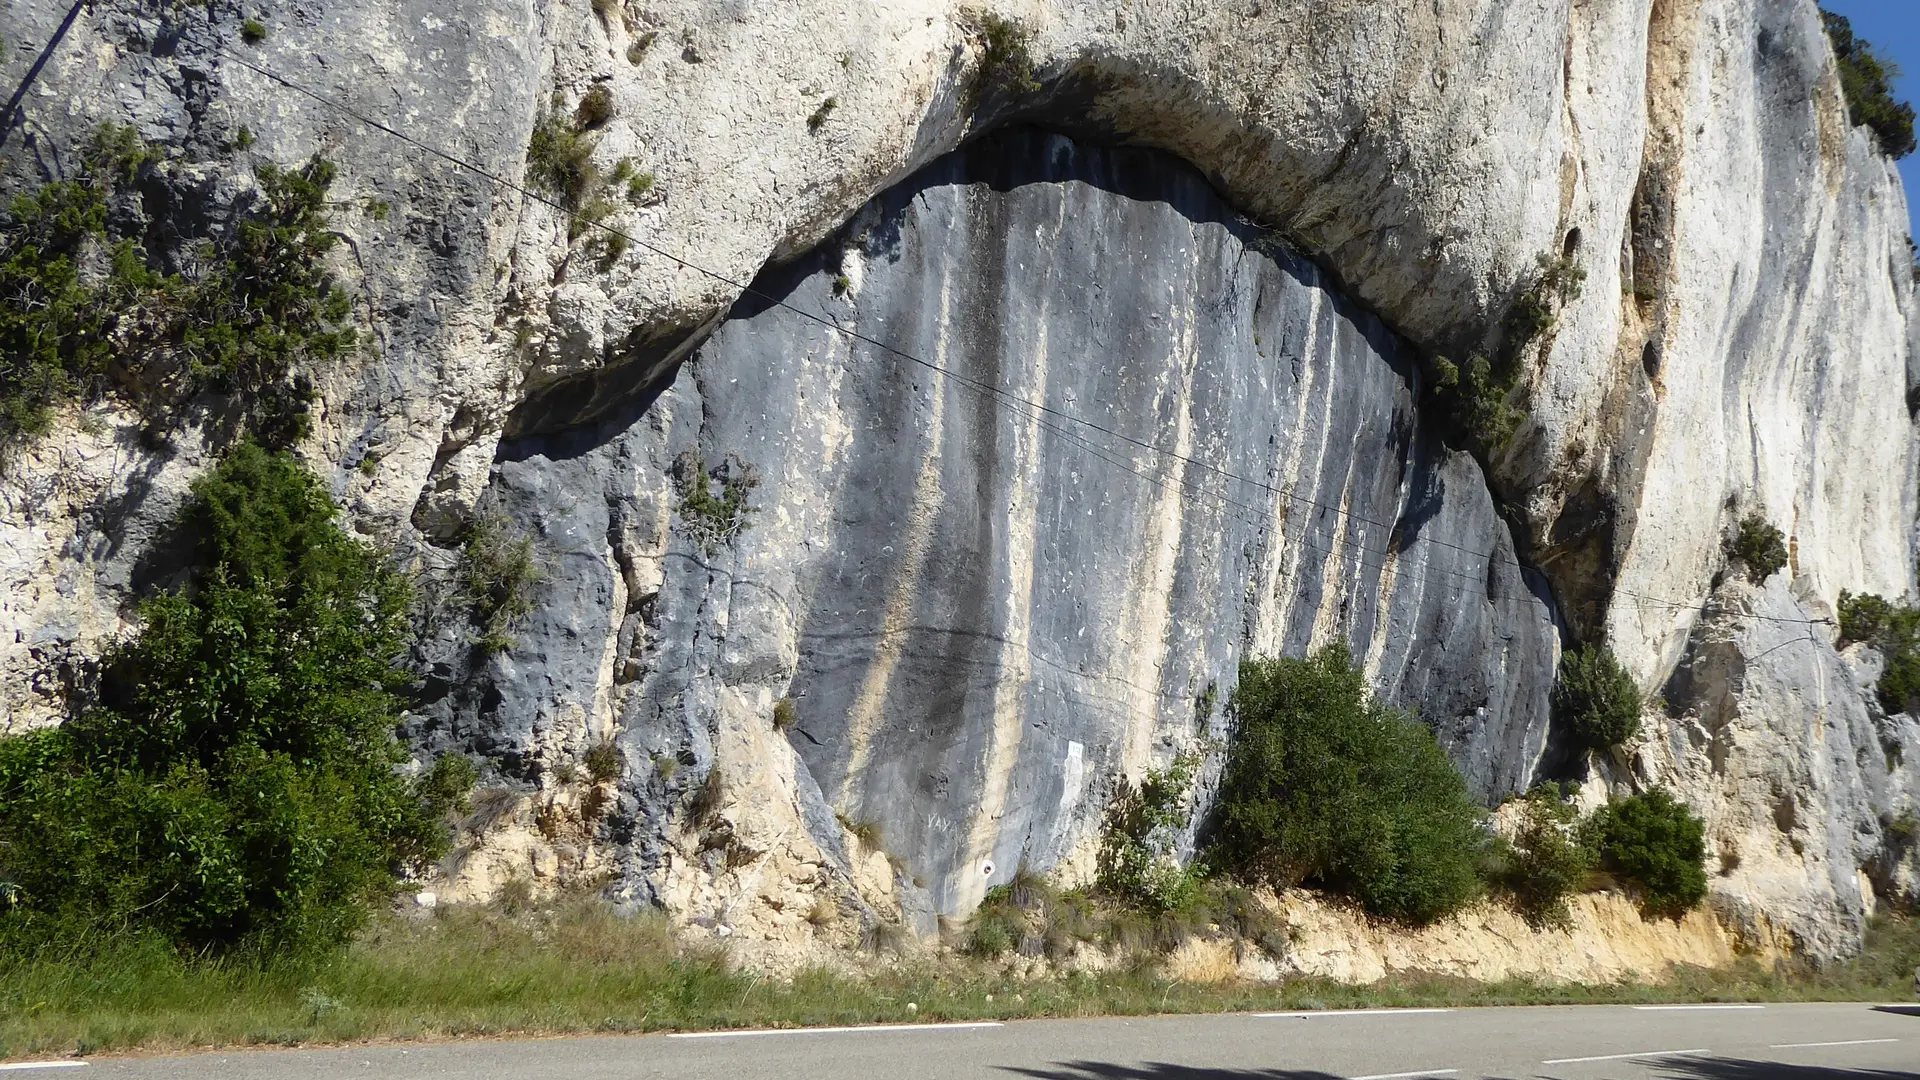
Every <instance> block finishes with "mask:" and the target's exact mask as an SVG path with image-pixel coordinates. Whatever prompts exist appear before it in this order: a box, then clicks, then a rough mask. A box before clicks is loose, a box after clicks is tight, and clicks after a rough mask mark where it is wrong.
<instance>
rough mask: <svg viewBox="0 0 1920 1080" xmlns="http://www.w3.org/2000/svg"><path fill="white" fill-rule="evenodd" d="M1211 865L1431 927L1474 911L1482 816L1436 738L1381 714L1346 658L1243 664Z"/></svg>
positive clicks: (1333, 651) (1324, 654) (1386, 711)
mask: <svg viewBox="0 0 1920 1080" xmlns="http://www.w3.org/2000/svg"><path fill="white" fill-rule="evenodd" d="M1233 708H1234V713H1235V715H1236V717H1237V722H1238V727H1237V730H1236V731H1235V733H1234V735H1233V739H1232V741H1231V743H1230V744H1229V746H1228V749H1227V762H1226V770H1225V774H1224V775H1223V777H1222V778H1221V786H1220V795H1219V802H1218V806H1217V810H1216V821H1215V824H1214V828H1213V833H1212V838H1211V843H1210V846H1209V850H1208V859H1209V860H1210V861H1211V862H1212V863H1213V865H1215V866H1218V867H1219V868H1221V869H1223V870H1227V871H1229V872H1232V873H1235V874H1237V875H1239V876H1241V877H1243V878H1246V879H1249V880H1265V881H1268V882H1271V883H1272V884H1274V885H1276V886H1288V885H1294V884H1297V883H1302V882H1305V883H1308V884H1314V885H1318V886H1320V887H1322V888H1325V889H1328V890H1330V891H1333V892H1338V893H1344V894H1346V895H1349V896H1352V897H1354V898H1355V899H1357V900H1359V901H1360V902H1361V903H1362V904H1363V905H1365V907H1366V908H1367V910H1369V911H1372V912H1374V913H1376V914H1379V915H1386V916H1390V917H1393V918H1398V919H1404V920H1408V921H1412V922H1426V921H1430V920H1432V919H1435V918H1438V917H1439V916H1441V915H1444V914H1446V913H1447V912H1449V911H1452V910H1454V909H1455V908H1458V907H1460V906H1461V905H1462V904H1465V903H1466V902H1468V901H1469V900H1471V899H1473V897H1474V896H1475V895H1477V894H1478V892H1479V882H1478V879H1477V876H1476V873H1475V868H1476V863H1477V861H1478V858H1479V855H1480V852H1481V851H1482V849H1483V848H1484V847H1485V845H1486V843H1487V837H1486V831H1485V828H1484V826H1483V821H1482V819H1483V815H1482V813H1481V810H1480V808H1479V807H1478V806H1476V805H1475V804H1474V802H1473V800H1472V799H1471V798H1469V797H1468V794H1467V788H1466V784H1465V782H1464V781H1463V780H1461V778H1460V774H1459V773H1458V772H1455V771H1454V768H1453V765H1452V763H1451V762H1449V761H1448V760H1447V756H1446V754H1445V753H1444V752H1442V751H1441V749H1440V744H1439V743H1438V742H1437V741H1436V740H1435V739H1434V737H1433V733H1432V732H1431V731H1428V730H1427V729H1426V728H1425V727H1424V726H1422V725H1420V724H1418V723H1416V722H1415V721H1413V720H1411V719H1409V718H1408V717H1407V716H1405V715H1404V714H1402V713H1399V712H1397V711H1395V710H1393V709H1390V708H1388V707H1386V706H1384V705H1382V704H1380V703H1379V701H1377V700H1376V699H1374V698H1373V697H1372V695H1370V694H1369V693H1368V691H1367V687H1366V681H1365V678H1364V677H1363V676H1362V675H1361V673H1360V672H1359V670H1357V669H1356V668H1355V667H1354V666H1353V661H1352V659H1351V658H1350V657H1349V655H1348V654H1347V651H1346V649H1345V648H1344V647H1341V646H1329V647H1328V648H1326V649H1323V650H1321V651H1320V652H1318V653H1315V654H1314V655H1313V656H1311V657H1309V658H1307V659H1304V660H1298V659H1292V658H1286V657H1279V658H1266V659H1259V660H1248V661H1245V662H1243V663H1242V664H1241V666H1240V684H1239V686H1238V688H1236V689H1235V691H1234V694H1233Z"/></svg>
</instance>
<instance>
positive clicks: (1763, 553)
mask: <svg viewBox="0 0 1920 1080" xmlns="http://www.w3.org/2000/svg"><path fill="white" fill-rule="evenodd" d="M1786 540H1787V538H1786V534H1784V533H1782V532H1781V531H1780V530H1779V529H1776V528H1774V527H1773V526H1772V525H1771V524H1769V523H1768V522H1767V519H1766V518H1763V517H1761V516H1760V515H1759V514H1748V515H1747V516H1746V517H1744V518H1741V519H1740V531H1739V532H1737V533H1735V534H1734V535H1733V537H1732V539H1730V540H1728V541H1727V556H1728V557H1729V558H1732V559H1737V560H1739V562H1740V564H1741V565H1742V566H1745V567H1746V569H1747V578H1748V580H1750V581H1752V582H1754V583H1755V584H1758V583H1760V582H1762V581H1765V580H1767V579H1768V578H1770V577H1772V576H1773V575H1774V574H1776V573H1778V572H1779V571H1780V569H1781V568H1782V567H1784V566H1786V565H1787V543H1786Z"/></svg>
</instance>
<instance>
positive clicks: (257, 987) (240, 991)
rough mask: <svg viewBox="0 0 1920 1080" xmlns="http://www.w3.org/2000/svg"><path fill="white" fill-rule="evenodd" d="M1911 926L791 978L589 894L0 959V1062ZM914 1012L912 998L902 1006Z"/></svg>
mask: <svg viewBox="0 0 1920 1080" xmlns="http://www.w3.org/2000/svg"><path fill="white" fill-rule="evenodd" d="M1916 964H1920V922H1916V921H1914V920H1909V919H1904V918H1900V917H1897V916H1892V917H1885V918H1883V919H1881V920H1880V921H1879V922H1877V923H1876V924H1875V926H1874V928H1873V931H1872V933H1871V935H1870V938H1869V943H1868V949H1867V952H1866V953H1865V954H1863V956H1862V957H1861V958H1859V959H1856V960H1854V961H1851V962H1849V963H1847V964H1843V965H1838V966H1836V967H1833V968H1830V969H1829V970H1827V971H1824V972H1772V971H1765V970H1762V969H1761V968H1760V967H1759V966H1757V965H1754V964H1751V963H1749V964H1746V965H1744V966H1742V967H1739V968H1735V969H1732V970H1727V971H1705V970H1699V969H1688V970H1680V971H1677V972H1676V973H1675V974H1674V975H1673V976H1672V977H1671V978H1670V979H1669V980H1667V981H1666V982H1663V983H1658V984H1651V985H1634V984H1619V985H1606V986H1587V985H1564V984H1563V985H1552V984H1545V983H1537V982H1528V981H1517V980H1516V981H1509V982H1502V983H1476V982H1470V981H1467V980H1463V979H1456V978H1449V977H1445V976H1434V975H1427V976H1421V975H1407V976H1400V977H1397V978H1394V979H1390V980H1388V981H1385V982H1382V983H1378V984H1375V985H1372V986H1363V987H1355V986H1342V985H1339V984H1335V983H1330V982H1326V981H1323V980H1318V979H1294V980H1290V981H1288V982H1286V983H1283V984H1248V983H1221V984H1215V985H1203V984H1193V983H1178V982H1171V981H1168V980H1166V979H1164V978H1161V977H1160V976H1159V975H1158V974H1157V972H1156V965H1154V964H1153V963H1151V962H1150V961H1143V962H1142V963H1141V964H1139V965H1136V966H1135V967H1133V968H1132V969H1129V970H1124V971H1111V972H1107V973H1103V974H1099V975H1062V976H1054V977H1047V978H1033V979H1020V978H1014V977H1012V976H1010V975H1009V974H1008V973H1007V971H1006V969H1005V967H1004V966H1003V965H1000V964H995V963H988V962H981V961H975V960H968V959H964V958H960V957H943V958H941V959H939V960H937V961H936V960H934V959H931V958H926V959H912V958H908V959H902V960H900V961H899V962H898V963H896V964H885V965H881V964H876V965H875V966H876V968H878V969H879V970H876V971H873V972H871V973H867V974H862V975H857V976H855V975H846V974H837V973H834V972H829V971H824V970H816V971H807V972H802V973H800V974H798V975H796V976H795V977H794V978H792V979H791V980H783V979H774V978H768V977H764V976H758V975H755V974H752V973H747V972H736V971H733V970H730V969H729V966H728V963H727V959H726V956H725V954H724V953H722V952H720V951H717V950H707V949H699V948H689V947H687V946H686V945H684V944H683V943H680V942H677V941H676V940H675V938H674V935H673V932H672V931H671V930H670V929H669V928H668V927H667V925H666V924H665V923H664V921H662V920H660V919H657V918H637V919H621V918H619V917H617V916H615V915H614V914H612V913H611V912H610V911H608V910H606V909H605V908H604V907H602V906H599V905H596V904H592V903H585V902H576V903H570V904H567V905H563V906H561V907H558V908H556V909H554V910H551V911H546V912H540V913H534V914H530V915H523V916H517V917H512V916H507V915H504V914H501V913H498V912H493V911H480V910H458V909H453V910H443V911H441V912H438V913H436V914H434V915H433V916H431V917H426V918H417V919H402V918H397V917H389V918H384V919H381V920H378V921H376V923H375V924H374V925H373V926H372V927H371V928H370V929H369V930H368V931H367V932H366V933H365V934H364V935H362V937H361V938H360V939H359V940H358V941H357V942H356V943H355V944H354V945H353V947H352V948H350V949H348V950H346V951H345V952H343V953H341V954H340V955H339V956H337V957H336V958H334V959H333V960H331V961H328V962H326V963H323V964H320V965H314V966H307V967H260V966H257V965H252V964H248V963H246V962H244V961H240V960H228V961H222V962H203V963H187V962H182V961H181V960H180V959H179V958H178V957H177V955H176V954H174V953H172V952H171V951H170V950H168V949H167V948H166V947H165V946H164V945H160V944H158V943H157V942H152V941H145V940H130V941H123V942H119V943H117V944H114V945H111V946H108V947H104V948H102V949H100V950H98V951H96V952H95V953H93V954H92V955H90V956H84V957H82V956H75V955H71V954H68V955H53V954H42V955H38V956H30V957H19V956H15V957H9V958H4V959H0V1059H5V1058H9V1057H16V1058H17V1057H36V1058H44V1057H53V1056H61V1055H69V1054H79V1055H88V1054H99V1053H106V1052H113V1051H129V1050H147V1051H160V1050H179V1049H191V1048H202V1047H223V1046H245V1045H280V1046H293V1045H302V1044H315V1043H321V1044H324V1043H345V1042H360V1041H370V1040H388V1039H401V1040H423V1039H425V1040H430V1039H444V1038H456V1037H463V1036H503V1035H552V1034H565V1033H590V1032H602V1033H604V1032H645V1031H674V1030H691V1029H702V1028H725V1027H749V1026H751V1027H760V1026H797V1025H817V1024H858V1023H869V1022H901V1021H907V1020H913V1019H917V1020H921V1021H952V1020H976V1019H1017V1018H1028V1017H1075V1016H1103V1015H1144V1014H1153V1013H1182V1012H1184V1013H1216V1012H1231V1011H1238V1010H1256V1009H1320V1008H1329V1009H1332V1008H1349V1007H1359V1006H1416V1005H1460V1006H1466V1005H1543V1004H1596V1003H1606V1002H1655V1001H1660V1002H1665V1001H1745V1000H1753V1001H1792V1000H1907V999H1910V998H1911V997H1912V995H1913V983H1912V979H1913V974H1912V973H1913V969H1914V966H1915V965H1916ZM909 1002H911V1003H913V1004H914V1005H915V1006H916V1007H917V1008H916V1010H912V1011H910V1010H908V1008H907V1005H908V1003H909Z"/></svg>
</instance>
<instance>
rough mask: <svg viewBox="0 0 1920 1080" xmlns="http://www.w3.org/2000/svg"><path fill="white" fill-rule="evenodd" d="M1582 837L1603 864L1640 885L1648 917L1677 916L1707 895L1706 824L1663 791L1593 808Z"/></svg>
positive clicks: (1642, 903)
mask: <svg viewBox="0 0 1920 1080" xmlns="http://www.w3.org/2000/svg"><path fill="white" fill-rule="evenodd" d="M1581 836H1582V839H1583V840H1584V841H1585V842H1586V844H1587V846H1589V847H1590V848H1592V849H1593V851H1594V854H1595V855H1596V856H1597V858H1598V860H1599V863H1600V865H1601V866H1602V867H1604V868H1605V869H1607V870H1609V871H1611V872H1612V873H1613V874H1614V875H1615V876H1617V877H1620V878H1623V879H1625V880H1628V881H1631V882H1633V883H1634V884H1636V885H1638V886H1639V887H1640V890H1641V894H1640V905H1641V907H1642V909H1643V910H1645V911H1646V912H1647V914H1649V915H1666V916H1670V917H1672V918H1676V919H1677V918H1679V917H1680V916H1682V915H1684V914H1686V913H1687V912H1688V911H1691V910H1692V909H1693V908H1694V906H1695V905H1697V904H1699V903H1700V901H1701V900H1703V899H1705V898H1706V895H1707V871H1706V859H1707V844H1706V828H1705V827H1704V826H1703V825H1701V823H1700V819H1699V818H1696V817H1694V816H1693V812H1692V811H1691V810H1688V809H1687V807H1686V805H1685V804H1684V803H1681V802H1679V801H1677V800H1676V799H1674V798H1673V796H1671V795H1669V794H1667V793H1666V791H1665V790H1663V789H1660V788H1655V789H1653V790H1652V791H1649V792H1647V793H1646V794H1644V795H1633V796H1629V797H1628V798H1625V799H1622V800H1620V801H1619V802H1615V803H1610V804H1609V805H1607V806H1604V807H1601V808H1600V809H1599V810H1596V811H1594V814H1593V816H1592V817H1591V818H1588V819H1587V822H1586V824H1585V825H1584V826H1583V827H1582V829H1581Z"/></svg>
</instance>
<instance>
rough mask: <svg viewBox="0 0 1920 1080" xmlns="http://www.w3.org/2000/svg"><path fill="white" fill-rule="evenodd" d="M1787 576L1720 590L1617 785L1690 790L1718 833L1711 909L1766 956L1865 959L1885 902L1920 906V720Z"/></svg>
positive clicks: (1711, 831)
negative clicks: (1919, 756)
mask: <svg viewBox="0 0 1920 1080" xmlns="http://www.w3.org/2000/svg"><path fill="white" fill-rule="evenodd" d="M1832 634H1833V630H1832V628H1831V627H1830V626H1828V625H1826V624H1824V623H1823V622H1821V621H1819V620H1818V619H1816V618H1814V617H1813V616H1811V615H1810V614H1809V612H1808V611H1807V609H1806V607H1805V606H1804V605H1803V602H1802V600H1801V598H1799V597H1796V596H1795V595H1794V594H1793V591H1792V590H1791V589H1790V588H1789V586H1788V582H1787V578H1786V575H1784V574H1776V575H1774V576H1773V577H1772V578H1771V579H1770V581H1769V582H1767V583H1766V584H1765V585H1764V586H1754V585H1752V584H1749V583H1747V582H1745V581H1744V580H1736V581H1733V582H1730V583H1728V584H1726V585H1723V586H1722V587H1721V588H1720V589H1719V590H1718V591H1717V592H1716V593H1715V595H1714V596H1713V597H1712V598H1711V599H1710V600H1709V602H1708V604H1707V607H1706V611H1705V612H1704V614H1703V617H1702V619H1701V621H1700V623H1699V625H1698V626H1696V627H1695V629H1694V631H1693V635H1692V638H1691V640H1690V642H1689V647H1688V651H1687V658H1686V660H1685V661H1684V662H1683V663H1682V664H1681V665H1680V667H1679V668H1678V669H1677V670H1676V671H1675V672H1674V675H1673V678H1672V679H1671V680H1670V681H1669V683H1668V685H1667V687H1666V690H1665V700H1666V706H1667V709H1668V712H1669V715H1668V716H1666V717H1660V718H1658V719H1659V721H1660V722H1657V723H1655V724H1652V725H1649V726H1648V729H1647V730H1646V731H1644V732H1643V733H1642V738H1641V740H1640V742H1639V743H1638V744H1637V745H1636V746H1635V747H1633V748H1631V749H1630V751H1629V752H1627V753H1625V754H1623V755H1622V760H1623V761H1624V762H1625V763H1626V764H1627V765H1628V771H1627V773H1625V774H1622V776H1621V778H1622V779H1623V780H1626V781H1628V782H1631V783H1634V784H1636V785H1639V786H1644V785H1649V784H1666V785H1670V786H1672V787H1673V788H1674V789H1675V790H1678V791H1681V792H1684V793H1685V796H1686V799H1687V802H1688V803H1689V804H1690V805H1691V806H1692V808H1693V809H1694V810H1695V812H1696V813H1698V814H1699V815H1700V816H1701V818H1702V820H1703V821H1704V822H1705V824H1706V826H1707V839H1708V842H1709V845H1710V848H1711V851H1710V854H1709V865H1708V870H1709V873H1710V874H1712V875H1713V889H1712V902H1713V904H1714V906H1715V907H1716V908H1717V909H1719V910H1720V911H1721V912H1722V913H1723V914H1724V915H1725V916H1727V917H1728V918H1729V920H1730V921H1731V922H1732V923H1733V924H1734V925H1736V926H1738V927H1740V928H1741V929H1742V931H1743V932H1744V933H1745V934H1746V935H1747V937H1748V938H1749V940H1750V941H1751V942H1752V943H1753V944H1755V945H1757V946H1780V947H1784V948H1786V949H1789V950H1791V951H1793V952H1795V953H1798V954H1800V955H1803V956H1807V957H1809V958H1812V959H1813V960H1815V961H1825V960H1831V959H1835V958H1838V957H1843V956H1847V955H1850V954H1851V953H1853V952H1854V951H1855V950H1857V949H1858V948H1859V942H1860V938H1861V935H1862V934H1864V933H1865V930H1866V922H1867V919H1868V918H1869V917H1870V916H1871V915H1872V913H1873V911H1874V908H1875V905H1876V903H1877V902H1878V901H1880V900H1893V901H1896V902H1900V903H1912V902H1913V901H1914V899H1916V897H1920V890H1917V889H1916V882H1915V874H1914V855H1915V852H1914V850H1913V843H1912V836H1911V835H1910V834H1908V835H1902V830H1901V828H1900V827H1899V826H1898V825H1896V824H1895V823H1896V822H1898V821H1900V820H1901V819H1902V817H1903V816H1904V818H1905V820H1906V821H1908V822H1911V821H1912V817H1913V814H1914V809H1915V807H1914V803H1915V796H1916V794H1917V793H1920V762H1917V761H1916V760H1915V759H1914V757H1913V756H1912V755H1910V753H1909V750H1908V748H1910V747H1914V746H1916V745H1917V744H1920V722H1917V721H1916V720H1915V719H1914V718H1912V717H1909V716H1905V715H1896V716H1888V715H1886V713H1885V712H1883V711H1882V710H1881V708H1880V706H1879V704H1878V702H1877V701H1876V700H1875V698H1874V695H1873V693H1872V692H1871V690H1870V686H1871V683H1872V681H1873V679H1875V678H1877V677H1878V675H1879V658H1878V656H1877V655H1876V654H1873V653H1872V651H1871V650H1867V649H1864V648H1863V647H1857V646H1856V647H1855V648H1854V649H1853V650H1850V651H1849V652H1848V653H1844V654H1841V653H1836V652H1835V651H1834V650H1833V648H1832V644H1831V642H1832Z"/></svg>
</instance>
